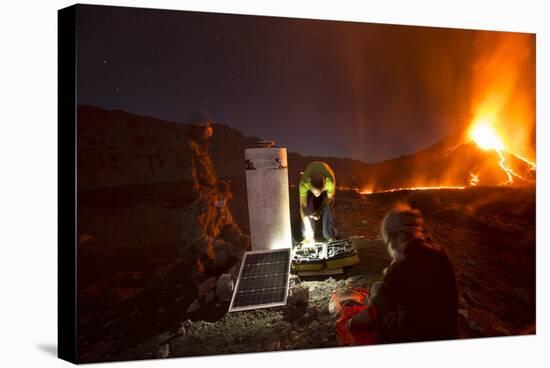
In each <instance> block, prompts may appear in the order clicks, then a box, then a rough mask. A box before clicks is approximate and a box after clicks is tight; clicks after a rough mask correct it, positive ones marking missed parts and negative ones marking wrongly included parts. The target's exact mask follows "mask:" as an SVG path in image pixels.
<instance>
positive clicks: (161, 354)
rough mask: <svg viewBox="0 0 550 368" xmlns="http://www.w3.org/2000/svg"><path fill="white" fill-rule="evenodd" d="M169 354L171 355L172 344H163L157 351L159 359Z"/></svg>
mask: <svg viewBox="0 0 550 368" xmlns="http://www.w3.org/2000/svg"><path fill="white" fill-rule="evenodd" d="M168 355H170V346H169V345H168V344H164V345H161V346H160V348H159V350H158V351H157V354H156V357H157V358H159V359H160V358H168Z"/></svg>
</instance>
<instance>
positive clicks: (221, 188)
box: [178, 181, 250, 285]
mask: <svg viewBox="0 0 550 368" xmlns="http://www.w3.org/2000/svg"><path fill="white" fill-rule="evenodd" d="M231 197H232V195H231V191H230V189H229V185H228V184H227V183H226V182H224V181H218V182H217V184H216V186H215V189H214V190H212V191H209V192H206V191H203V192H202V193H201V195H200V196H199V197H198V198H197V199H196V200H195V201H193V203H191V205H190V206H189V207H188V208H187V210H186V211H185V213H184V214H183V218H182V228H183V234H182V241H181V243H180V244H179V247H178V253H179V256H180V258H182V259H184V260H188V261H190V263H191V264H192V277H193V281H194V283H195V284H196V285H198V284H200V283H201V282H202V281H203V280H204V279H206V278H207V277H209V276H218V275H219V274H221V273H223V272H225V271H227V270H228V269H229V268H230V267H231V266H232V265H233V264H234V263H235V262H236V261H239V260H241V259H242V257H243V255H244V253H245V252H246V251H247V250H249V248H250V238H249V237H248V235H246V234H244V233H242V232H241V229H240V228H239V226H238V225H237V224H236V223H235V222H234V221H233V217H232V215H231V212H230V210H229V208H228V207H227V201H228V200H230V199H231Z"/></svg>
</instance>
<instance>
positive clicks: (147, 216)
mask: <svg viewBox="0 0 550 368" xmlns="http://www.w3.org/2000/svg"><path fill="white" fill-rule="evenodd" d="M233 188H234V194H235V197H234V200H233V202H232V203H231V207H232V210H233V213H234V216H235V218H236V220H237V222H238V223H239V224H241V225H242V227H243V228H244V229H245V230H247V227H248V218H247V212H246V200H245V198H246V195H245V192H244V186H243V185H242V183H237V182H234V183H233ZM186 193H189V194H186ZM190 200H191V196H190V192H189V190H188V184H186V183H174V184H158V185H146V186H132V187H119V188H112V189H108V190H107V189H103V190H93V191H88V192H84V193H81V194H80V196H79V249H78V250H79V264H78V267H79V268H78V270H79V273H78V278H79V279H78V287H79V332H78V343H79V348H80V352H81V354H80V355H79V361H80V362H95V361H107V360H128V359H142V358H153V357H175V356H192V355H210V354H224V353H243V352H258V351H272V350H288V349H308V348H321V347H334V346H337V343H336V338H335V333H334V328H333V324H332V323H333V322H332V319H331V316H330V315H329V313H328V308H327V307H328V301H329V299H330V296H331V293H332V292H333V291H334V290H335V289H336V288H343V287H367V288H368V287H369V286H370V285H371V284H372V283H373V282H374V281H376V280H377V279H379V278H380V277H381V273H382V270H383V269H384V268H385V267H386V266H387V265H388V262H389V257H388V255H387V253H386V250H385V248H384V246H383V244H382V243H381V242H380V241H378V240H376V239H377V238H378V229H379V226H380V222H381V219H382V217H383V215H384V214H385V212H386V211H387V210H388V209H390V208H391V207H392V206H393V205H394V204H395V203H397V202H400V201H403V202H408V203H411V204H412V205H413V206H414V207H417V208H419V209H420V210H421V211H422V212H423V213H424V215H425V217H426V220H427V224H428V226H429V228H430V230H431V233H432V236H433V239H434V240H435V241H437V242H440V243H442V244H443V245H445V247H446V248H447V250H448V252H449V255H450V257H451V260H452V261H453V264H454V266H455V270H456V273H457V280H458V283H459V291H460V310H459V313H460V328H461V337H482V336H502V335H516V334H526V333H534V332H535V191H534V188H514V189H512V188H503V187H499V188H471V189H467V190H431V191H401V192H391V193H378V194H372V195H359V194H357V193H355V192H351V191H349V192H343V191H340V192H339V193H338V198H337V202H336V212H337V221H336V225H337V227H338V229H339V230H340V234H341V235H342V236H343V237H347V236H363V237H364V238H363V239H362V240H361V241H360V242H359V243H358V248H359V249H358V252H359V258H360V263H359V264H358V265H356V266H353V267H351V268H349V269H347V270H346V272H345V273H344V274H343V275H338V276H333V277H323V278H321V277H317V278H311V277H310V278H302V279H301V281H300V283H299V284H298V286H299V287H301V288H305V289H307V290H308V298H307V303H297V304H292V305H288V306H286V307H279V308H270V309H258V310H255V311H246V312H236V313H227V308H228V303H227V302H221V301H219V300H218V298H217V297H216V295H215V293H214V292H213V291H210V292H208V291H207V290H206V291H204V292H201V296H200V297H199V294H198V291H197V290H196V288H194V287H193V286H192V284H191V282H190V280H189V267H188V264H186V262H185V261H181V260H176V251H175V249H176V248H175V247H176V243H177V241H178V240H179V234H180V231H181V224H180V217H181V214H182V212H183V210H184V208H185V207H186V206H187V205H188V204H189V202H190ZM291 209H292V210H293V213H295V212H296V211H295V209H296V203H295V201H293V202H292V203H291ZM294 222H296V218H294ZM294 282H295V281H293V283H294ZM210 285H211V286H212V285H215V284H212V283H211V284H210ZM199 299H200V301H197V300H199Z"/></svg>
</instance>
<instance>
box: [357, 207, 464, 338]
mask: <svg viewBox="0 0 550 368" xmlns="http://www.w3.org/2000/svg"><path fill="white" fill-rule="evenodd" d="M424 234H425V229H424V221H423V219H422V216H421V214H420V212H419V211H418V210H412V209H411V208H409V207H402V208H396V209H393V210H391V211H389V212H388V214H387V215H386V216H385V218H384V220H383V222H382V239H383V241H384V243H385V244H386V245H387V247H388V251H389V253H390V255H391V257H392V262H391V264H390V265H389V266H388V268H387V269H386V271H385V274H384V277H383V279H382V280H381V281H379V282H377V283H375V284H374V285H373V287H372V288H371V299H370V302H369V308H366V309H365V310H364V311H362V312H360V313H359V314H357V315H355V316H354V317H353V318H351V319H350V320H349V321H348V322H347V323H348V329H349V331H350V332H352V333H358V332H365V331H378V332H379V335H380V337H381V339H382V341H383V342H407V341H428V340H444V339H454V338H457V337H458V336H457V335H458V325H457V311H458V291H457V285H456V279H455V273H454V270H453V266H452V264H451V262H450V260H449V257H448V256H447V252H446V251H445V249H444V248H443V247H442V246H440V245H438V244H434V243H432V242H430V241H427V240H426V239H425V236H424Z"/></svg>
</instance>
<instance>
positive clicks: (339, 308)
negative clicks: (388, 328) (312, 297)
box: [329, 288, 378, 345]
mask: <svg viewBox="0 0 550 368" xmlns="http://www.w3.org/2000/svg"><path fill="white" fill-rule="evenodd" d="M368 295H369V292H368V291H367V290H366V289H363V288H358V289H354V290H350V289H345V290H337V291H335V292H334V293H332V296H331V300H330V302H329V311H330V313H331V314H332V315H333V316H338V317H339V318H338V319H337V320H336V322H335V323H334V327H335V328H336V341H337V342H338V345H372V344H376V343H377V342H378V334H377V333H376V332H363V333H352V332H350V331H349V330H348V328H347V321H348V320H350V319H351V318H352V317H353V316H355V315H356V314H358V313H359V312H362V311H363V310H365V309H366V308H374V306H369V305H368V304H367V303H368ZM372 312H373V313H372V314H373V317H374V315H375V312H376V311H375V310H373V311H372Z"/></svg>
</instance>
